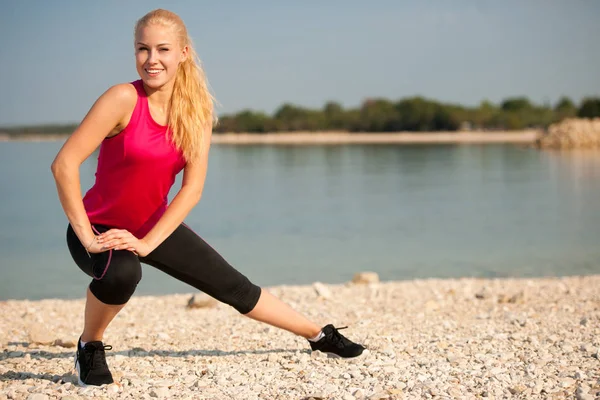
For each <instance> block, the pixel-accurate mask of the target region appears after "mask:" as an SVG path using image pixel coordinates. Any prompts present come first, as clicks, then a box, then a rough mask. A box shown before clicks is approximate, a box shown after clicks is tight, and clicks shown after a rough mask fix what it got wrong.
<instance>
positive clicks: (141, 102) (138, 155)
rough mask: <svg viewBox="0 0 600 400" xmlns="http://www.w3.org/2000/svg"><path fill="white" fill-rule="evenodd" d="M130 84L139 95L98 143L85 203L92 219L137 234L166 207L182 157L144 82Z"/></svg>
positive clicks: (181, 167) (139, 236)
mask: <svg viewBox="0 0 600 400" xmlns="http://www.w3.org/2000/svg"><path fill="white" fill-rule="evenodd" d="M132 84H133V86H134V87H135V88H136V90H137V93H138V99H137V103H136V105H135V109H134V110H133V114H132V115H131V120H130V121H129V124H128V125H127V127H125V129H123V131H122V132H121V133H119V134H118V135H116V136H114V137H111V138H107V139H104V141H103V142H102V145H101V146H100V155H99V156H98V169H97V170H96V182H95V183H94V186H92V188H91V189H90V190H89V191H88V192H87V193H86V194H85V196H84V198H83V204H84V206H85V209H86V211H87V215H88V217H89V219H90V222H91V223H92V224H99V225H107V226H109V227H112V228H119V229H127V230H128V231H129V232H131V233H132V234H133V235H134V236H136V237H137V238H139V239H141V238H143V237H144V236H145V235H146V234H147V233H148V232H149V231H150V229H152V227H153V226H154V225H155V224H156V222H157V221H158V220H159V219H160V217H161V216H162V215H163V214H164V212H165V210H166V209H167V202H168V194H169V190H170V189H171V186H173V183H174V182H175V176H176V175H177V174H178V173H179V172H180V171H181V170H182V169H183V167H184V166H185V159H184V158H183V155H182V154H181V152H179V151H178V150H177V149H176V148H175V147H174V146H173V145H172V144H171V142H170V141H169V139H168V137H167V127H166V126H163V125H159V124H158V123H157V122H156V121H154V119H153V118H152V116H151V115H150V110H149V109H148V96H147V95H146V92H145V91H144V87H143V84H142V81H141V80H138V81H135V82H132Z"/></svg>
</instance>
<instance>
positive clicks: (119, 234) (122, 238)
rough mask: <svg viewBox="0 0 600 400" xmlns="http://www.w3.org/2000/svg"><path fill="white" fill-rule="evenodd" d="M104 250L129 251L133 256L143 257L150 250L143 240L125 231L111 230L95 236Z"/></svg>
mask: <svg viewBox="0 0 600 400" xmlns="http://www.w3.org/2000/svg"><path fill="white" fill-rule="evenodd" d="M97 240H98V241H99V242H100V243H102V245H103V247H102V248H103V249H104V250H129V251H131V252H133V253H134V254H136V255H138V256H140V257H145V256H147V255H148V254H150V252H151V249H150V246H149V245H148V243H146V242H145V241H144V240H143V239H138V238H136V237H135V236H133V235H132V234H131V233H130V232H129V231H128V230H126V229H111V230H108V231H106V232H104V233H101V234H100V235H98V236H97Z"/></svg>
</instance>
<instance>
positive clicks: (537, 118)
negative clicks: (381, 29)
mask: <svg viewBox="0 0 600 400" xmlns="http://www.w3.org/2000/svg"><path fill="white" fill-rule="evenodd" d="M571 117H579V118H594V117H600V97H588V98H585V99H583V100H582V101H581V103H580V104H579V105H576V104H575V103H574V102H573V101H572V100H570V99H569V98H567V97H563V98H561V99H560V100H559V101H558V102H557V103H556V104H555V105H536V104H533V103H532V102H530V101H529V100H528V99H527V98H526V97H512V98H508V99H506V100H504V101H502V102H501V103H500V104H493V103H491V102H489V101H483V102H481V104H479V105H478V106H476V107H465V106H462V105H458V104H452V103H441V102H438V101H435V100H431V99H427V98H424V97H410V98H404V99H400V100H398V101H391V100H388V99H383V98H374V99H367V100H365V101H364V102H363V103H362V104H361V105H360V106H359V107H356V108H348V109H344V108H343V107H342V106H341V105H340V104H339V103H336V102H328V103H326V104H325V105H324V107H323V108H322V109H311V108H306V107H301V106H297V105H294V104H290V103H286V104H283V105H282V106H281V107H279V108H278V109H277V110H276V111H275V112H274V113H273V114H272V115H268V114H266V113H264V112H259V111H253V110H243V111H240V112H238V113H235V114H228V115H223V116H220V117H219V123H218V124H217V126H216V127H215V128H214V131H215V132H216V133H222V132H236V133H237V132H249V133H268V132H293V131H332V130H334V131H347V132H398V131H416V132H419V131H420V132H424V131H457V130H516V129H525V128H542V129H543V128H546V127H548V126H549V125H550V124H552V123H555V122H558V121H561V120H563V119H565V118H571ZM76 127H77V124H62V125H49V124H48V125H37V126H20V127H10V128H0V133H5V134H9V135H22V134H63V133H70V132H72V131H73V130H74V129H75V128H76Z"/></svg>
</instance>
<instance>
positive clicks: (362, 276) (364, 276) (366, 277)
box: [352, 272, 379, 284]
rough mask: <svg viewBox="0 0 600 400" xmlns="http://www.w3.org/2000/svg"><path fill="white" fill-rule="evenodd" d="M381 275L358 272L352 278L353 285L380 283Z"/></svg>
mask: <svg viewBox="0 0 600 400" xmlns="http://www.w3.org/2000/svg"><path fill="white" fill-rule="evenodd" d="M378 282H379V275H377V273H376V272H358V273H356V274H354V277H352V283H355V284H368V283H378Z"/></svg>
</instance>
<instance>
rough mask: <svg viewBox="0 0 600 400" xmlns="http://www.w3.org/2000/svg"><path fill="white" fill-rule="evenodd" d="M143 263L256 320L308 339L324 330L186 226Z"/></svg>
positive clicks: (183, 225) (143, 260) (178, 230)
mask: <svg viewBox="0 0 600 400" xmlns="http://www.w3.org/2000/svg"><path fill="white" fill-rule="evenodd" d="M140 261H142V262H143V263H146V264H149V265H152V266H153V267H156V268H157V269H159V270H161V271H163V272H165V273H167V274H169V275H171V276H173V277H174V278H176V279H178V280H180V281H182V282H185V283H187V284H189V285H191V286H193V287H195V288H196V289H198V290H201V291H202V292H204V293H206V294H208V295H209V296H212V297H214V298H215V299H217V300H219V301H221V302H223V303H225V304H229V305H230V306H232V307H234V308H235V309H236V310H237V311H239V312H240V313H241V314H243V315H246V316H248V317H250V318H252V319H254V320H257V321H261V322H265V323H267V324H269V325H272V326H275V327H277V328H281V329H285V330H287V331H289V332H292V333H294V334H296V335H298V336H302V337H305V338H312V337H314V336H316V335H317V334H318V333H319V332H320V330H321V329H320V327H319V326H318V325H316V324H315V323H313V322H311V321H309V320H308V319H307V318H306V317H304V316H303V315H302V314H300V313H298V312H297V311H294V310H293V309H292V308H291V307H290V306H289V305H287V304H285V303H284V302H283V301H281V300H280V299H278V298H277V297H275V296H273V295H272V294H271V293H269V292H268V291H266V290H264V289H261V288H260V287H258V286H256V285H254V284H253V283H252V282H250V281H249V280H248V278H246V277H245V276H244V275H243V274H241V273H240V272H239V271H237V270H236V269H235V268H233V267H232V266H231V265H230V264H229V263H228V262H227V261H225V260H224V259H223V257H221V255H220V254H219V253H217V251H216V250H214V249H213V248H212V247H210V245H208V243H206V242H205V241H204V240H203V239H202V238H201V237H200V236H198V235H197V234H196V233H194V232H193V231H192V230H191V229H190V228H188V227H187V226H186V225H185V224H182V225H180V226H179V227H178V228H177V229H176V230H175V231H174V232H173V233H172V234H171V235H170V236H169V237H168V238H167V239H166V240H165V241H164V242H163V243H161V244H160V245H159V246H158V247H157V248H156V249H155V250H154V251H153V252H152V253H150V254H149V255H148V256H147V257H144V258H141V259H140Z"/></svg>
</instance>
